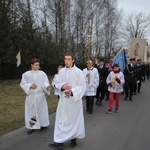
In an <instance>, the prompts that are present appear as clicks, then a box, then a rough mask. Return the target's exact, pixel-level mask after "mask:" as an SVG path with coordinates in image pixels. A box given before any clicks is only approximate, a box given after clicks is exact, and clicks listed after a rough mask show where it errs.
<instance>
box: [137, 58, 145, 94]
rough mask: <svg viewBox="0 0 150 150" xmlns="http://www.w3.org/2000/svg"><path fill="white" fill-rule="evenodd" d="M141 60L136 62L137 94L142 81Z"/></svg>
mask: <svg viewBox="0 0 150 150" xmlns="http://www.w3.org/2000/svg"><path fill="white" fill-rule="evenodd" d="M141 62H142V60H141V59H138V60H137V68H138V83H137V91H138V93H140V92H141V85H142V80H143V79H144V70H143V67H142V65H141Z"/></svg>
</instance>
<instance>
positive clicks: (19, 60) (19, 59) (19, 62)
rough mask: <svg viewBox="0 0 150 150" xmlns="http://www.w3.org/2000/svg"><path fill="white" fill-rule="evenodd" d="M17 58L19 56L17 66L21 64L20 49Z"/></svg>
mask: <svg viewBox="0 0 150 150" xmlns="http://www.w3.org/2000/svg"><path fill="white" fill-rule="evenodd" d="M16 58H17V67H19V66H20V64H21V53H20V51H19V52H18V54H17V56H16Z"/></svg>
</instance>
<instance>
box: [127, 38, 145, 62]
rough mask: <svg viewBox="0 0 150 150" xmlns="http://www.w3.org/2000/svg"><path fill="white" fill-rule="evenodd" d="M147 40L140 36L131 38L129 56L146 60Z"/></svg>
mask: <svg viewBox="0 0 150 150" xmlns="http://www.w3.org/2000/svg"><path fill="white" fill-rule="evenodd" d="M146 44H147V42H146V39H142V38H131V41H130V50H129V58H135V59H136V60H137V59H141V60H142V61H147V45H146Z"/></svg>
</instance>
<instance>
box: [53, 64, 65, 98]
mask: <svg viewBox="0 0 150 150" xmlns="http://www.w3.org/2000/svg"><path fill="white" fill-rule="evenodd" d="M61 68H63V66H62V65H59V66H58V67H57V74H55V75H54V78H53V80H52V86H53V88H54V94H55V95H57V96H58V100H59V94H60V90H59V89H58V88H57V87H56V83H57V78H58V72H59V70H60V69H61Z"/></svg>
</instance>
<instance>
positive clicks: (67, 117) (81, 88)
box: [20, 52, 150, 149]
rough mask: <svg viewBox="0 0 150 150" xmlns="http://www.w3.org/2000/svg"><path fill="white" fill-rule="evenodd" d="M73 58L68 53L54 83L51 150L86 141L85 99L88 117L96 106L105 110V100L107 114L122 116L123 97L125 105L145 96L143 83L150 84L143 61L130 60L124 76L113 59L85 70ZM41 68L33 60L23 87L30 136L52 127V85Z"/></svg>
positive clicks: (100, 61)
mask: <svg viewBox="0 0 150 150" xmlns="http://www.w3.org/2000/svg"><path fill="white" fill-rule="evenodd" d="M74 58H75V57H74V54H73V53H72V52H68V53H66V54H65V55H64V64H65V67H63V66H61V65H60V66H58V68H57V69H58V73H57V74H55V76H54V78H53V80H52V86H53V88H54V90H55V95H57V96H58V106H57V110H56V119H55V128H54V142H52V143H50V144H49V147H51V148H56V149H64V143H65V142H67V141H70V147H71V148H74V147H76V145H77V140H78V139H82V138H85V125H84V113H83V111H84V110H83V98H84V96H85V103H86V112H87V114H89V115H91V114H93V113H94V110H93V109H94V107H93V106H94V104H95V105H96V107H99V106H101V107H102V104H103V101H104V99H105V100H107V101H108V100H109V102H108V109H107V110H106V114H111V113H112V112H113V110H114V111H115V113H119V108H120V100H121V96H120V95H121V94H124V99H123V100H125V101H127V100H129V101H133V100H135V97H134V96H135V95H137V94H139V93H141V92H142V83H143V82H145V81H146V80H149V73H150V70H149V64H145V63H143V62H142V60H141V59H138V60H135V58H130V59H129V63H128V64H126V67H125V69H124V71H123V72H121V69H120V66H119V64H116V63H114V62H113V59H112V58H111V59H110V60H109V61H108V62H106V60H105V58H102V57H100V58H99V59H98V61H97V62H96V63H95V64H94V62H93V61H92V60H87V62H86V65H87V67H86V68H84V69H83V70H81V69H79V68H78V67H77V66H76V65H75V59H74ZM38 68H39V60H38V59H37V58H34V59H32V60H31V71H27V72H25V73H24V74H23V76H22V80H21V83H20V86H21V88H22V89H23V90H24V92H25V93H26V94H27V96H26V103H25V124H26V128H28V129H29V130H28V132H27V134H29V135H30V134H32V133H33V132H34V130H35V129H41V128H45V127H47V126H48V125H49V124H50V122H49V117H48V108H47V103H46V98H45V94H44V93H47V94H50V83H49V81H48V78H47V75H46V74H45V73H44V72H43V71H40V70H39V69H38ZM114 102H115V107H114V106H113V105H114V104H113V103H114ZM113 107H114V108H113Z"/></svg>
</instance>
